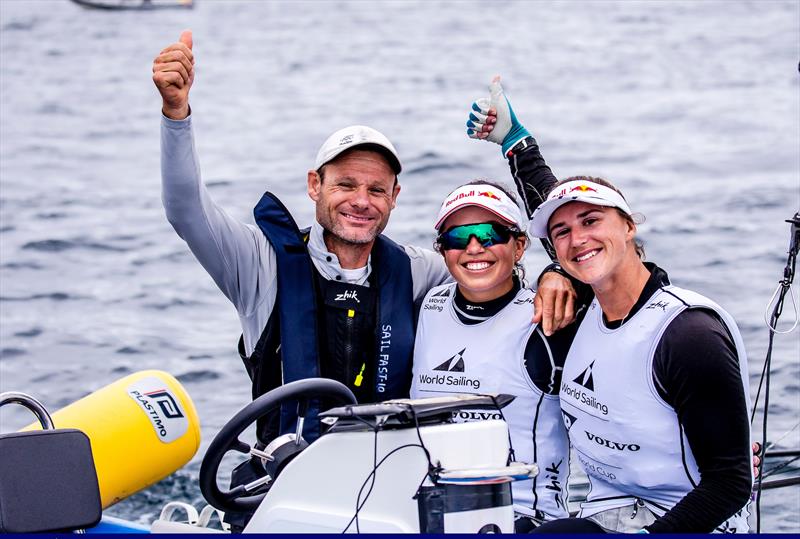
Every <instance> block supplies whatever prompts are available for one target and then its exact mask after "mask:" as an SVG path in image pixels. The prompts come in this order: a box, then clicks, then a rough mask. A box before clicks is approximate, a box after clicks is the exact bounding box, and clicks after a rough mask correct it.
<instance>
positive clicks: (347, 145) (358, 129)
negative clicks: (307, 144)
mask: <svg viewBox="0 0 800 539" xmlns="http://www.w3.org/2000/svg"><path fill="white" fill-rule="evenodd" d="M362 145H369V146H372V147H373V148H374V149H375V150H377V151H379V152H380V153H382V154H383V156H384V157H385V158H386V160H387V161H388V162H389V166H391V167H392V170H393V171H394V173H395V174H400V170H402V167H401V166H400V157H398V155H397V150H395V149H394V146H393V145H392V143H391V142H389V139H388V138H386V136H385V135H384V134H383V133H381V132H380V131H378V130H376V129H372V128H371V127H367V126H366V125H351V126H349V127H345V128H344V129H340V130H338V131H337V132H335V133H334V134H332V135H331V136H329V137H328V139H327V140H326V141H325V142H323V143H322V146H321V147H320V149H319V151H318V152H317V160H316V163H315V164H314V170H319V169H320V167H321V166H322V165H324V164H326V163H330V162H331V161H333V160H334V159H336V157H337V156H338V155H339V154H341V153H342V152H345V151H347V150H350V149H352V148H355V147H356V146H362ZM365 149H367V148H365Z"/></svg>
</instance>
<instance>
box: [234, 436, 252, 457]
mask: <svg viewBox="0 0 800 539" xmlns="http://www.w3.org/2000/svg"><path fill="white" fill-rule="evenodd" d="M231 451H238V452H239V453H244V454H245V455H252V454H253V451H256V449H255V448H254V447H250V444H248V443H245V442H243V441H241V440H240V439H239V438H236V440H234V441H233V443H232V444H231Z"/></svg>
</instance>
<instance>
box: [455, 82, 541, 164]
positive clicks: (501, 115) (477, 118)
mask: <svg viewBox="0 0 800 539" xmlns="http://www.w3.org/2000/svg"><path fill="white" fill-rule="evenodd" d="M467 135H468V136H469V137H470V138H475V139H483V140H488V141H489V142H494V143H495V144H499V145H500V146H502V150H503V155H506V153H507V152H508V150H510V149H511V148H512V147H513V146H514V145H515V144H516V143H517V142H519V141H520V140H522V139H523V138H525V137H527V136H530V133H529V132H528V130H527V129H525V127H524V126H523V125H522V124H521V123H519V120H517V116H516V114H514V109H512V108H511V103H509V102H508V98H506V95H505V92H504V91H503V87H502V86H501V85H500V77H499V76H496V77H494V78H493V79H492V82H491V83H489V97H482V98H480V99H476V100H475V102H474V103H473V104H472V107H471V110H470V113H469V118H468V119H467Z"/></svg>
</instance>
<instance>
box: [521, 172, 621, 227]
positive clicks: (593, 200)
mask: <svg viewBox="0 0 800 539" xmlns="http://www.w3.org/2000/svg"><path fill="white" fill-rule="evenodd" d="M570 202H586V203H587V204H594V205H595V206H609V207H612V208H619V209H621V210H622V211H624V212H625V213H626V214H628V215H631V214H632V213H633V212H632V211H631V208H630V206H628V203H627V202H625V199H624V198H622V195H620V194H619V193H617V192H616V191H615V190H613V189H611V188H610V187H606V186H605V185H600V184H599V183H594V182H587V181H584V180H574V181H571V182H566V183H563V184H561V185H559V186H558V187H556V188H555V189H553V191H551V192H550V194H549V195H547V200H545V201H544V202H543V203H542V204H541V206H539V207H538V208H536V211H534V212H533V218H532V219H531V235H533V236H534V237H535V238H549V237H550V235H549V231H548V224H549V223H550V218H551V217H552V216H553V214H554V213H555V211H556V210H557V209H558V208H560V207H561V206H563V205H564V204H569V203H570Z"/></svg>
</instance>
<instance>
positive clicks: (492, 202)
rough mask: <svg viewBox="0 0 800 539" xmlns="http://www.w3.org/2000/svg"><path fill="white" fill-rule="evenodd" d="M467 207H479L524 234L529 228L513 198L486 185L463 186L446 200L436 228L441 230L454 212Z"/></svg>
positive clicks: (440, 210) (500, 190) (437, 218)
mask: <svg viewBox="0 0 800 539" xmlns="http://www.w3.org/2000/svg"><path fill="white" fill-rule="evenodd" d="M467 206H477V207H479V208H483V209H485V210H488V211H490V212H492V213H493V214H495V215H497V216H498V217H500V218H501V219H504V220H505V221H508V222H509V223H512V224H513V225H515V226H516V227H517V228H519V229H520V230H521V231H522V232H525V229H526V228H527V221H528V220H527V219H524V218H523V217H522V211H521V210H520V209H519V206H518V205H517V203H516V202H514V201H513V200H512V199H511V197H509V196H508V195H507V194H505V193H504V192H503V190H502V189H499V188H497V187H495V186H494V185H489V184H486V183H476V184H471V185H462V186H461V187H459V188H458V189H456V190H455V191H453V192H452V193H450V194H449V195H447V198H445V199H444V202H442V207H441V208H440V209H439V215H438V217H436V224H435V225H434V228H435V229H436V230H439V227H440V226H442V223H443V222H444V220H445V219H447V218H448V217H449V216H450V215H452V214H453V213H454V212H456V211H458V210H460V209H461V208H465V207H467Z"/></svg>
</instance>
